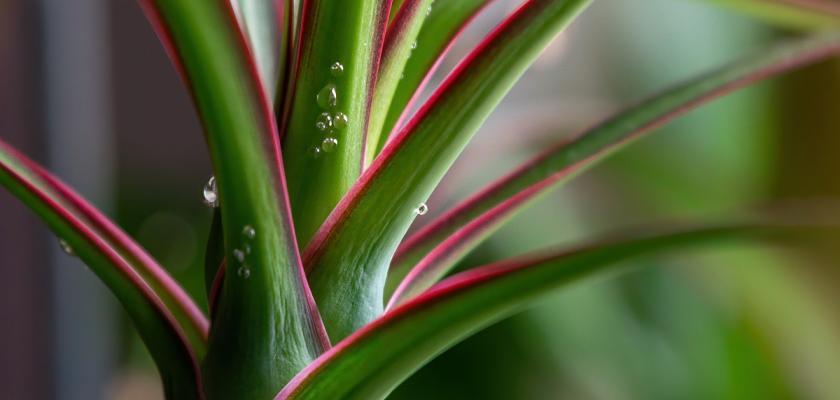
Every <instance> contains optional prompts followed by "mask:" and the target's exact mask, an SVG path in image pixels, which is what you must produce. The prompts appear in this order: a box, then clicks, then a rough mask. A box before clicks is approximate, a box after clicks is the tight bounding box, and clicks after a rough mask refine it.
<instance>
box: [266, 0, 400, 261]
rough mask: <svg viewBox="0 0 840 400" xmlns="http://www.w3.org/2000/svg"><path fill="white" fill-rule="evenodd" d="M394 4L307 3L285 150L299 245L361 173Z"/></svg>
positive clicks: (372, 0) (375, 0) (379, 0)
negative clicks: (375, 87)
mask: <svg viewBox="0 0 840 400" xmlns="http://www.w3.org/2000/svg"><path fill="white" fill-rule="evenodd" d="M390 6H391V0H306V1H304V2H303V4H302V7H303V10H302V15H301V18H302V21H301V32H300V38H299V42H298V44H297V46H298V50H297V52H298V56H297V61H296V63H297V65H296V67H295V72H294V82H293V83H292V84H293V85H294V87H293V88H292V90H293V95H292V96H293V98H292V100H291V103H290V104H291V109H290V111H289V115H288V125H287V126H285V127H284V128H285V129H284V132H285V133H284V134H283V146H284V149H285V150H284V151H285V154H284V155H285V158H286V168H287V171H288V174H289V193H290V196H291V201H292V211H293V212H294V220H295V230H296V232H297V236H298V239H299V240H300V242H301V246H305V245H306V243H308V242H309V239H310V238H311V237H312V234H313V233H315V231H316V230H317V229H318V227H319V226H320V225H321V223H323V222H324V219H326V217H327V215H328V214H329V213H330V211H331V210H332V209H333V207H335V205H336V204H337V203H338V202H339V200H340V199H341V197H342V196H344V194H345V193H346V192H347V190H349V189H350V186H351V185H352V184H353V182H355V181H356V179H357V178H358V177H359V174H360V173H361V170H362V154H363V153H364V140H365V138H364V136H365V128H366V127H367V120H368V110H369V105H370V103H371V97H372V95H373V93H372V91H373V85H374V83H375V81H376V71H377V70H378V64H379V57H380V52H381V50H382V41H383V38H384V33H385V26H386V23H387V20H388V14H389V10H390Z"/></svg>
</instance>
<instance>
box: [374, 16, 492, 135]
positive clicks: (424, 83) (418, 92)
mask: <svg viewBox="0 0 840 400" xmlns="http://www.w3.org/2000/svg"><path fill="white" fill-rule="evenodd" d="M494 1H496V0H487V1H485V2H484V4H482V5H481V6H480V7H478V8H477V9H476V10H475V12H473V13H472V14H471V15H470V17H469V18H467V19H466V20H464V23H463V24H461V25H460V26H459V27H458V29H457V30H455V32H454V33H453V34H452V36H450V37H449V38H448V39H447V41H446V44H445V46H444V47H443V48H442V49H441V51H440V52H439V55H438V57H437V58H436V59H435V60H434V62H433V63H432V64H431V66H430V67H429V69H428V71H427V72H426V74H425V75H424V76H423V79H422V80H421V81H420V84H419V85H417V88H416V89H415V90H414V93H413V94H412V95H411V97H410V98H409V100H408V102H407V103H406V104H405V107H404V108H403V110H402V113H401V114H400V117H399V118H398V119H397V121H396V123H395V124H394V126H393V127H392V128H391V132H384V134H386V135H388V140H390V139H391V138H393V137H394V136H396V134H397V133H398V132H399V130H400V129H401V128H402V127H403V126H404V125H405V123H406V121H407V120H408V119H409V117H411V115H412V114H411V111H412V110H413V109H414V107H416V106H417V102H418V101H420V98H421V97H422V95H423V92H424V91H425V90H426V88H427V87H428V86H429V83H430V82H431V80H432V77H433V76H434V74H435V72H437V71H438V69H439V68H440V65H441V63H443V60H444V59H445V58H446V56H447V55H448V54H449V52H450V51H451V50H452V47H453V46H455V43H457V41H458V39H459V38H460V37H461V35H462V34H463V33H464V31H465V30H467V27H469V26H470V24H471V23H472V22H473V21H474V20H475V18H476V17H478V15H480V14H481V12H482V11H484V9H486V8H487V6H489V5H490V4H492V3H493V2H494ZM386 143H387V142H386Z"/></svg>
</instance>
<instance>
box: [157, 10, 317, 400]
mask: <svg viewBox="0 0 840 400" xmlns="http://www.w3.org/2000/svg"><path fill="white" fill-rule="evenodd" d="M141 4H144V5H146V6H147V7H146V10H147V11H148V14H149V17H150V19H152V21H153V23H154V24H155V26H157V27H158V28H159V36H160V37H161V38H162V39H163V40H164V43H168V47H169V48H170V49H174V50H176V51H177V52H171V53H170V54H172V55H173V56H175V57H176V58H175V60H176V65H180V66H181V67H180V68H181V71H182V73H183V74H184V75H185V77H186V81H187V82H188V84H189V86H190V89H191V91H192V94H193V99H194V101H195V103H196V107H197V108H198V112H199V114H200V116H201V120H202V122H203V124H204V128H205V132H206V139H207V142H208V147H209V148H210V156H211V160H212V162H213V166H214V170H215V177H216V181H217V186H218V195H219V203H220V207H221V216H222V228H223V230H224V242H225V253H224V255H225V258H226V259H227V260H228V261H229V262H228V265H227V270H228V271H230V272H231V273H229V274H225V276H224V282H223V284H222V285H221V292H220V294H219V296H218V301H217V304H216V305H215V310H214V315H213V324H212V327H211V332H210V346H209V349H208V353H207V357H206V358H205V360H204V376H205V377H206V379H205V381H204V383H205V388H206V392H207V394H208V396H211V398H265V397H267V396H270V395H272V394H273V393H275V392H276V391H277V389H278V388H279V387H281V386H282V385H283V383H284V382H286V381H288V379H289V378H291V377H292V376H293V375H294V374H295V373H296V372H297V371H298V370H300V369H301V368H303V367H304V366H305V365H307V364H308V363H309V362H310V361H311V360H312V359H314V358H315V357H317V356H318V355H319V354H320V353H321V352H322V351H323V350H324V349H325V348H326V347H328V346H329V344H328V342H327V340H326V335H325V333H324V331H323V325H322V324H321V322H320V318H319V315H318V312H317V309H316V307H315V305H314V302H313V301H312V298H311V295H310V292H309V290H308V287H307V283H306V280H305V277H304V275H303V270H302V266H301V263H300V257H299V254H298V247H297V243H296V241H295V236H294V230H293V229H292V227H291V216H290V212H289V204H288V199H287V197H286V190H285V188H286V182H285V177H284V174H283V169H282V160H281V155H280V148H279V136H278V134H277V127H276V125H275V121H274V116H273V113H272V112H271V106H270V104H269V101H268V96H267V95H266V93H265V92H264V91H263V85H262V83H261V81H260V78H259V76H258V73H257V69H256V67H255V66H254V65H253V63H252V58H251V56H250V53H249V51H248V47H247V45H246V43H245V38H244V37H243V36H242V32H241V31H239V29H238V26H237V24H236V21H235V17H234V15H233V10H232V9H231V8H230V4H228V3H227V2H218V1H166V0H157V1H152V0H146V1H143V3H141ZM278 360H282V362H278ZM255 365H260V368H259V371H260V373H259V374H257V373H254V372H253V371H254V366H255Z"/></svg>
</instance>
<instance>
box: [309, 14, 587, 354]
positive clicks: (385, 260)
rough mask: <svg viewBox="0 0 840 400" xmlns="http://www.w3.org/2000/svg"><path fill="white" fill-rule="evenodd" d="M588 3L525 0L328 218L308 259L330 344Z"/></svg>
mask: <svg viewBox="0 0 840 400" xmlns="http://www.w3.org/2000/svg"><path fill="white" fill-rule="evenodd" d="M587 4H589V1H587V0H532V1H529V2H527V3H526V4H525V5H524V6H523V7H522V8H520V9H519V10H518V11H517V12H516V13H515V14H514V15H513V16H512V17H511V18H510V19H508V21H507V22H506V23H504V24H503V25H502V26H500V27H499V28H498V29H497V30H496V31H495V32H494V33H493V34H491V36H490V37H488V39H487V40H486V41H485V42H484V44H483V45H481V46H480V47H479V48H478V49H476V51H475V52H473V53H472V55H470V56H469V58H468V60H467V61H465V62H464V63H462V64H461V67H460V68H459V69H457V70H456V71H455V72H454V73H453V75H452V76H450V78H449V79H447V81H446V83H444V85H443V86H442V87H441V88H440V89H439V90H438V91H437V93H436V95H435V96H433V98H432V99H431V100H430V101H429V103H427V104H426V105H425V107H424V108H423V110H421V111H420V113H419V114H418V115H417V116H416V117H415V118H414V119H413V121H412V123H410V124H409V126H408V127H407V128H406V129H404V130H403V131H402V132H401V133H400V135H399V136H398V137H396V138H395V139H394V140H393V141H392V142H391V143H390V144H389V145H388V146H387V147H386V148H385V150H384V151H383V153H382V154H381V155H380V156H379V157H378V158H377V159H376V161H375V162H374V164H373V165H372V166H371V168H369V169H368V170H367V171H365V174H364V175H363V176H362V177H361V179H360V180H359V182H358V183H357V184H356V185H355V186H354V188H353V190H352V191H351V192H350V193H348V195H347V196H346V197H345V198H344V199H343V200H342V202H341V204H339V206H338V207H337V208H336V210H335V211H334V212H333V213H332V214H331V215H330V219H329V220H328V221H327V222H326V223H325V224H324V226H323V227H322V228H321V229H320V230H319V232H318V234H317V235H316V237H315V238H314V239H313V240H312V243H311V244H310V245H309V247H307V250H306V252H305V253H304V265H306V268H307V276H308V277H309V282H310V285H311V286H312V292H313V294H314V295H315V299H316V300H317V302H318V306H319V308H320V309H321V312H322V314H323V316H324V323H325V325H326V327H327V331H328V332H329V333H330V337H331V338H332V339H333V340H340V339H341V338H344V337H346V336H347V335H349V334H350V333H352V332H353V331H355V330H356V329H358V328H359V327H361V326H363V325H364V324H365V323H367V322H368V321H371V320H373V319H374V318H376V317H377V316H378V315H379V314H380V313H381V312H382V302H383V298H382V294H383V288H384V284H385V277H386V274H387V270H388V266H389V264H390V262H391V256H392V255H393V254H394V251H395V250H396V248H397V245H398V244H399V242H400V240H401V239H402V238H403V236H404V235H405V233H406V231H407V230H408V227H409V225H410V224H411V222H412V221H413V220H414V218H415V216H416V215H415V212H414V210H415V209H416V208H417V206H418V204H420V203H422V202H424V201H426V199H427V198H428V196H429V195H430V194H431V192H432V190H434V188H435V186H436V185H437V184H438V182H439V181H440V179H441V178H442V177H443V175H444V174H445V173H446V171H447V170H448V169H449V167H450V166H451V165H452V163H453V162H454V161H455V159H456V158H457V156H458V155H459V154H460V152H461V150H462V149H463V148H464V146H466V144H467V142H468V141H469V140H470V138H471V137H472V135H473V134H474V133H475V132H476V130H478V128H479V126H480V125H481V124H482V123H483V122H484V120H485V119H486V118H487V116H488V115H489V114H490V112H492V110H493V108H494V107H495V106H496V105H497V104H498V103H499V102H500V101H501V99H502V97H503V96H504V95H505V94H506V93H507V92H508V90H509V89H510V88H511V87H512V86H513V84H514V82H516V79H517V78H518V77H519V76H520V75H522V73H524V72H525V70H526V69H527V68H528V66H529V65H530V64H531V62H532V61H533V60H534V59H536V57H537V56H538V54H539V53H540V51H541V50H542V49H543V48H544V47H545V46H546V45H548V43H549V42H550V41H551V39H553V38H554V36H556V35H557V34H558V32H560V31H561V30H562V29H563V28H564V27H565V26H567V25H568V24H569V23H570V22H571V21H572V20H573V19H574V17H575V16H577V15H578V13H579V12H580V11H581V10H582V9H583V7H584V6H586V5H587ZM362 238H364V239H363V240H361V239H362Z"/></svg>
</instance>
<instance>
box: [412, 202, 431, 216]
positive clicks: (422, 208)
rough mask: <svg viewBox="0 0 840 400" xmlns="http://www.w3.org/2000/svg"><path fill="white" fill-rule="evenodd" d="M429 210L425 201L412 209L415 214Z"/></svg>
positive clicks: (422, 213) (423, 213)
mask: <svg viewBox="0 0 840 400" xmlns="http://www.w3.org/2000/svg"><path fill="white" fill-rule="evenodd" d="M427 212H429V206H427V205H426V203H420V205H418V206H417V208H415V209H414V213H415V214H417V215H426V213H427Z"/></svg>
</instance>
